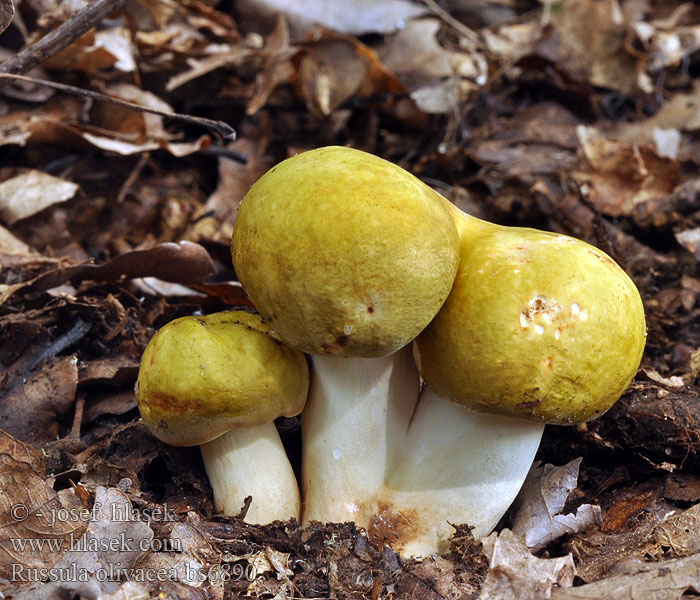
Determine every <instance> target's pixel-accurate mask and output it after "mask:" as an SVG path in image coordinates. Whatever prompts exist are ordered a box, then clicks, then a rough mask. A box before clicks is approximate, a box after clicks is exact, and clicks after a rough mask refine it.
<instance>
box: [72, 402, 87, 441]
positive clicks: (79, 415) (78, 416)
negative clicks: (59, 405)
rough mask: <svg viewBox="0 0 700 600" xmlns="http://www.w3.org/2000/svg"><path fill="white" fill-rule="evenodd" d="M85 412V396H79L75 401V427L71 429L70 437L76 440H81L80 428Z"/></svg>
mask: <svg viewBox="0 0 700 600" xmlns="http://www.w3.org/2000/svg"><path fill="white" fill-rule="evenodd" d="M84 412H85V395H84V394H78V396H77V397H76V399H75V414H74V415H73V426H72V427H71V429H70V433H69V434H68V437H69V438H71V439H74V440H80V427H81V426H82V424H83V413H84Z"/></svg>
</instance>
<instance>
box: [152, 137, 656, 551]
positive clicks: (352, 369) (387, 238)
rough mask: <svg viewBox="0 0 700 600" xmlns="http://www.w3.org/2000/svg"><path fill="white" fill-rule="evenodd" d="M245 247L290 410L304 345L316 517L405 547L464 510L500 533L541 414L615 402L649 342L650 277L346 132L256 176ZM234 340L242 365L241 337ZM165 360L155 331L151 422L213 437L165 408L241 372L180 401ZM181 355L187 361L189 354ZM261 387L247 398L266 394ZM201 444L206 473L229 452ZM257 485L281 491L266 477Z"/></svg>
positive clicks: (441, 541)
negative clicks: (499, 213)
mask: <svg viewBox="0 0 700 600" xmlns="http://www.w3.org/2000/svg"><path fill="white" fill-rule="evenodd" d="M232 256H233V263H234V266H235V269H236V273H237V274H238V276H239V279H240V280H241V282H242V284H243V286H244V288H245V289H246V290H247V292H248V294H249V296H250V298H251V300H252V301H253V303H254V304H255V306H256V308H257V309H258V310H259V312H260V315H261V316H262V318H263V320H262V321H260V320H259V321H257V324H256V326H255V330H256V332H260V331H261V330H263V328H264V334H260V335H264V336H270V335H274V336H276V337H275V338H274V341H272V342H271V343H272V344H276V345H277V347H278V350H279V352H280V353H282V352H283V350H284V352H283V353H284V354H285V356H287V357H288V360H290V361H291V362H292V363H293V364H294V366H293V367H292V366H289V369H288V371H286V373H287V375H286V376H291V375H290V374H291V373H292V372H294V373H295V377H296V379H294V382H295V384H294V385H293V386H292V387H293V393H291V395H290V396H288V397H294V398H296V399H297V403H296V404H294V403H292V404H293V408H290V407H289V406H287V409H286V412H284V411H281V412H282V414H293V413H294V412H295V411H297V412H298V410H301V404H300V402H299V401H298V399H299V398H300V397H301V396H304V395H305V389H304V388H303V385H302V384H301V382H302V381H303V380H304V377H306V375H305V374H304V373H303V369H301V366H300V365H301V362H302V361H300V360H299V358H298V357H299V356H300V357H302V359H303V355H302V354H301V353H302V352H306V353H308V354H310V361H311V366H312V374H311V383H310V389H309V395H308V400H307V402H306V406H305V408H304V410H303V412H302V490H303V503H302V505H303V510H302V514H301V517H302V520H303V521H305V522H308V521H310V520H316V521H322V522H329V521H336V522H337V521H354V522H355V523H357V524H358V525H360V526H363V527H369V526H371V525H372V524H373V523H375V522H377V520H380V521H381V522H383V523H388V524H389V529H390V530H391V532H392V536H393V537H392V538H391V539H389V540H388V541H390V542H391V543H392V545H393V546H394V548H395V549H397V550H399V551H401V552H403V553H404V554H406V555H411V556H425V555H428V554H431V553H434V552H441V551H444V550H445V549H446V547H447V544H448V541H449V538H450V536H451V534H452V532H453V531H454V528H453V527H452V525H451V524H458V523H468V524H469V525H471V526H473V527H474V534H475V536H477V537H479V536H482V535H485V534H487V533H488V532H489V531H490V530H491V529H492V528H493V527H494V526H495V525H496V523H497V522H498V520H499V519H500V517H501V516H502V515H503V513H504V512H505V511H506V509H507V508H508V506H509V505H510V504H511V502H512V500H513V499H514V497H515V495H516V494H517V492H518V490H519V489H520V487H521V485H522V482H523V480H524V478H525V476H526V474H527V472H528V470H529V467H530V465H531V463H532V460H533V458H534V454H535V452H536V451H537V447H538V445H539V442H540V438H541V435H542V431H543V427H544V424H545V423H560V424H561V423H564V424H574V423H580V422H583V421H586V420H588V419H591V418H595V417H597V416H599V415H600V414H602V413H603V412H605V411H606V410H607V409H608V408H610V406H611V405H612V404H613V403H614V402H615V401H616V400H617V399H618V398H619V397H620V395H621V394H622V393H623V392H624V390H625V388H626V387H627V385H628V384H629V382H630V380H631V379H632V377H633V376H634V374H635V372H636V370H637V367H638V365H639V362H640V360H641V356H642V352H643V349H644V343H645V335H646V328H645V321H644V309H643V306H642V303H641V299H640V297H639V293H638V291H637V289H636V287H635V286H634V284H633V283H632V281H631V280H630V279H629V277H628V276H627V275H626V274H625V272H624V271H623V270H622V269H621V268H620V267H619V266H618V265H617V264H616V263H615V262H614V261H613V260H612V259H611V258H610V257H608V256H607V255H606V254H604V253H603V252H601V251H600V250H598V249H596V248H594V247H592V246H590V245H588V244H586V243H584V242H582V241H580V240H576V239H573V238H570V237H567V236H564V235H558V234H552V233H547V232H542V231H536V230H532V229H523V228H512V227H501V226H497V225H493V224H491V223H487V222H484V221H481V220H479V219H476V218H474V217H471V216H469V215H466V214H464V213H462V212H461V211H459V210H458V209H456V208H455V207H454V206H453V205H452V204H451V203H449V202H448V201H447V200H446V199H445V198H443V197H442V196H441V195H439V194H438V193H437V192H435V191H434V190H432V189H431V188H430V187H428V186H427V185H425V184H424V183H423V182H421V181H420V180H419V179H417V178H416V177H414V176H413V175H411V174H410V173H408V172H406V171H405V170H403V169H401V168H400V167H398V166H397V165H394V164H392V163H390V162H388V161H385V160H382V159H380V158H377V157H375V156H373V155H371V154H367V153H365V152H361V151H358V150H353V149H350V148H342V147H327V148H320V149H317V150H312V151H309V152H305V153H303V154H299V155H297V156H295V157H293V158H290V159H288V160H286V161H284V162H282V163H280V164H279V165H277V166H276V167H274V168H273V169H271V170H270V171H268V172H267V173H266V174H265V175H264V176H263V177H262V178H261V179H260V180H258V182H257V183H256V184H255V185H253V187H252V188H251V189H250V191H249V192H248V194H247V195H246V197H245V199H244V200H243V202H242V204H241V207H240V210H239V212H238V216H237V219H236V223H235V227H234V233H233V240H232ZM224 314H225V313H224ZM247 318H252V316H250V315H248V317H247ZM176 323H177V322H176ZM166 327H167V326H166ZM160 335H161V332H159V334H157V336H156V337H158V336H160ZM190 335H191V334H190ZM269 339H273V338H269ZM155 340H156V338H154V341H153V342H152V344H155V343H156V342H155ZM282 342H284V344H288V345H289V346H286V345H282ZM149 348H150V345H149ZM291 348H296V351H294V350H292V349H291ZM282 349H283V350H282ZM221 352H222V358H221V362H225V359H224V357H223V355H226V357H227V360H228V364H229V366H230V367H231V368H233V369H236V368H237V365H238V364H239V361H241V360H242V355H243V354H246V353H245V352H239V353H235V352H233V351H232V350H231V349H228V350H222V351H221ZM294 352H298V355H297V356H294V354H293V353H294ZM203 357H204V353H203V354H201V355H198V357H197V358H193V359H192V360H191V361H186V362H191V363H192V365H197V364H198V361H199V360H200V359H201V360H204V358H203ZM154 360H155V361H156V362H157V361H158V360H159V359H158V358H157V352H156V351H155V350H154V351H153V352H149V350H147V351H146V353H145V354H144V358H143V360H142V365H141V373H140V376H139V382H140V384H139V385H140V387H139V402H140V406H141V410H142V414H143V415H144V420H145V421H146V423H147V424H148V425H149V427H151V428H152V429H153V430H154V431H155V432H156V434H157V435H159V437H161V439H163V440H165V441H170V443H173V440H174V443H189V444H195V443H202V442H208V443H209V444H212V443H215V442H210V441H209V440H206V439H200V438H202V437H206V436H196V437H197V439H194V437H189V438H188V439H187V440H185V441H184V442H183V441H182V440H180V439H178V438H177V436H176V435H174V434H173V435H171V434H168V433H163V430H164V429H165V431H168V430H170V429H174V430H177V429H179V424H178V423H179V421H177V422H173V424H172V425H171V424H170V420H169V419H170V415H167V414H166V413H167V411H168V410H170V411H172V412H174V413H177V414H178V415H184V414H187V415H188V416H190V415H193V414H194V411H193V409H192V405H193V404H197V403H203V404H204V403H205V402H204V400H203V398H204V396H207V395H209V396H218V395H219V394H222V393H224V392H223V391H222V390H223V389H224V388H226V387H227V385H228V383H224V382H222V384H223V387H221V388H217V391H216V393H210V390H209V388H208V387H207V388H201V390H198V393H195V394H190V395H189V396H187V395H186V394H185V396H187V399H186V400H185V401H184V402H183V403H182V404H179V402H180V401H179V400H178V398H179V397H180V395H179V393H180V392H182V390H176V391H175V392H178V393H170V392H167V393H164V392H163V390H161V389H157V391H153V390H156V388H157V386H156V387H154V388H150V389H151V391H148V390H146V387H147V386H146V385H145V383H144V382H145V381H146V379H147V377H148V372H147V369H149V368H151V367H152V365H153V361H154ZM241 364H242V363H241ZM261 364H262V367H261V368H262V369H263V370H265V369H266V368H268V367H269V369H270V370H272V364H271V362H267V359H264V360H263V361H262V363H261ZM212 367H213V365H212ZM176 368H177V370H178V372H177V373H173V377H174V378H180V377H181V374H182V373H184V368H185V367H184V365H182V366H178V367H176ZM208 370H209V369H207V371H208ZM196 371H197V369H196V366H193V367H192V373H193V375H196ZM202 376H203V375H202ZM421 378H422V379H423V380H424V381H425V384H426V385H425V386H424V387H423V389H422V390H421ZM219 381H220V380H219ZM220 382H221V381H220ZM190 385H192V384H190ZM212 389H213V388H212ZM149 394H150V395H149ZM233 395H234V394H231V395H230V396H233ZM235 395H238V394H235ZM163 396H167V399H165V400H163V399H162V397H163ZM142 397H143V400H142ZM154 398H155V399H154ZM247 398H248V400H249V402H248V403H247V404H246V406H247V408H246V411H247V410H249V409H250V410H252V404H254V403H256V402H263V403H265V402H267V401H264V400H261V399H260V398H261V396H260V395H259V394H256V395H255V397H253V396H252V395H251V396H247ZM226 402H228V400H226ZM301 403H303V400H302V401H301ZM224 404H225V402H224V401H221V402H220V403H218V404H217V407H218V410H219V411H220V412H221V413H226V412H227V409H226V410H225V409H224V408H223V406H224ZM175 406H177V408H173V407H175ZM156 407H159V410H160V413H159V412H158V410H156ZM163 407H167V409H166V408H163ZM144 408H145V409H146V411H145V412H144ZM297 409H298V410H297ZM149 411H150V414H149ZM246 411H244V412H246ZM213 412H216V411H213ZM213 412H212V413H210V414H213ZM250 414H251V413H249V412H246V415H248V417H247V418H250ZM278 414H279V413H278ZM237 419H238V421H237V422H239V421H245V420H246V418H245V417H243V418H242V417H241V416H240V415H239V416H238V417H237ZM180 420H182V419H180ZM252 420H253V421H256V424H258V423H261V422H262V420H260V419H257V418H255V419H252ZM164 423H165V425H163V424H164ZM198 427H199V426H198ZM222 432H223V429H220V430H217V432H216V433H214V434H213V435H212V437H215V436H216V435H219V434H221V433H222ZM225 435H229V434H225ZM236 435H239V434H238V433H237V434H236ZM207 445H208V444H206V445H205V446H204V447H203V455H204V456H205V459H207V455H208V453H207V452H206V451H205V450H204V448H205V447H206V446H207ZM224 445H225V444H224ZM267 459H268V458H267V456H265V457H264V458H262V459H259V460H262V461H265V460H267ZM207 461H208V462H207V469H208V472H209V474H210V478H212V473H213V471H214V470H213V469H212V470H211V471H209V469H210V467H209V464H210V463H212V462H216V460H213V459H211V458H209V459H207ZM212 485H213V487H214V489H215V496H216V497H217V498H218V497H219V496H222V495H223V494H224V492H223V491H220V492H217V488H216V486H215V485H214V483H212ZM251 485H252V484H251ZM259 485H262V486H265V485H266V484H259ZM248 489H249V490H252V489H253V488H252V487H250V488H248ZM250 493H252V495H253V499H254V502H255V500H256V493H257V494H259V496H257V497H259V498H261V499H262V500H261V502H262V503H265V502H267V499H266V498H265V495H264V494H263V492H262V490H261V489H260V488H259V487H257V486H256V488H255V491H252V492H250ZM217 504H218V505H220V506H222V507H223V506H224V504H223V502H222V503H219V500H217ZM233 504H234V505H235V506H237V507H240V496H239V497H237V498H236V499H235V500H234V501H233ZM232 512H234V514H235V512H236V511H232Z"/></svg>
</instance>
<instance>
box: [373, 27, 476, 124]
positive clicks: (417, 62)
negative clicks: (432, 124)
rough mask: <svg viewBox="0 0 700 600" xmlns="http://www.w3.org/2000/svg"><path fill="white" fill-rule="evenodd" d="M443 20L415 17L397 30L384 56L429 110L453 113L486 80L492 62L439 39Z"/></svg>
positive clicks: (383, 58) (412, 93) (413, 94)
mask: <svg viewBox="0 0 700 600" xmlns="http://www.w3.org/2000/svg"><path fill="white" fill-rule="evenodd" d="M440 28H441V23H440V21H439V20H438V19H435V18H423V19H415V20H413V21H410V22H408V23H407V24H406V26H405V27H404V28H402V29H401V30H400V31H399V32H398V33H396V34H394V35H393V36H392V37H391V38H390V39H389V40H388V41H387V42H386V43H385V44H384V46H383V48H382V50H381V51H380V58H381V61H382V63H383V64H384V65H385V66H386V68H387V69H388V70H389V71H391V72H392V73H393V74H394V75H395V76H396V77H397V78H398V80H399V81H400V82H401V83H402V84H403V85H404V86H405V87H406V89H407V90H408V92H409V93H410V95H411V98H412V99H413V101H414V102H416V104H417V105H418V107H419V108H420V109H421V110H422V111H424V112H427V113H434V114H440V113H443V114H444V113H452V112H454V111H455V109H456V107H458V106H460V105H461V104H462V103H463V102H464V101H466V99H467V98H468V96H469V94H470V93H471V92H473V91H476V90H477V89H478V88H479V86H480V85H483V84H484V83H486V80H487V76H488V64H487V61H486V58H485V57H484V56H483V55H482V54H480V53H478V52H466V51H456V50H448V49H446V48H444V47H443V46H441V45H440V44H439V43H438V41H437V37H436V36H437V34H438V31H439V30H440Z"/></svg>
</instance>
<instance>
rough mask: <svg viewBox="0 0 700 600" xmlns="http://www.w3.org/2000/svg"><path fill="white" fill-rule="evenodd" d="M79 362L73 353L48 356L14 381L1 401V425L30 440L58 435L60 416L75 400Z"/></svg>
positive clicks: (44, 439) (50, 438)
mask: <svg viewBox="0 0 700 600" xmlns="http://www.w3.org/2000/svg"><path fill="white" fill-rule="evenodd" d="M77 362H78V360H77V358H75V357H74V356H66V357H62V358H55V359H51V360H48V361H46V362H44V363H43V365H42V366H41V368H40V369H39V370H38V371H37V372H35V373H32V374H27V375H26V378H23V380H22V381H20V382H19V383H17V384H15V385H13V386H12V387H11V389H10V390H9V391H8V392H6V393H5V394H4V395H3V397H2V403H0V428H2V429H4V430H5V431H7V432H8V433H9V434H10V435H12V436H14V437H16V438H18V439H20V440H22V441H27V442H42V443H43V442H49V441H51V440H54V439H56V436H57V434H58V419H59V417H62V416H64V415H65V414H66V413H67V412H68V411H69V410H70V409H71V408H72V406H73V402H74V400H75V391H76V387H77V385H78V367H77Z"/></svg>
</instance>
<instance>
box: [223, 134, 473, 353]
mask: <svg viewBox="0 0 700 600" xmlns="http://www.w3.org/2000/svg"><path fill="white" fill-rule="evenodd" d="M232 255H233V263H234V266H235V268H236V273H237V274H238V277H239V279H240V280H241V282H242V283H243V286H244V288H245V289H246V290H247V292H248V294H249V296H250V298H251V299H252V301H253V303H254V304H255V306H256V307H257V308H258V310H259V311H260V312H261V314H263V315H264V317H265V318H266V320H268V321H269V322H270V324H271V326H272V328H273V329H274V330H275V331H276V332H277V333H278V334H279V335H280V336H281V337H282V339H284V340H285V341H287V342H288V343H290V344H291V345H292V346H294V347H296V348H299V349H300V350H303V351H305V352H309V353H312V354H325V355H330V356H364V357H374V356H386V355H389V354H391V353H393V352H395V351H396V350H398V349H399V348H401V347H402V346H404V345H406V344H407V343H408V342H410V341H411V340H412V339H413V338H415V336H416V335H418V333H419V332H420V331H421V330H422V329H423V328H424V327H425V326H426V325H427V324H428V323H429V322H430V320H431V319H432V318H433V317H434V316H435V314H436V313H437V311H438V310H439V309H440V306H442V304H443V302H444V301H445V299H446V298H447V294H448V293H449V290H450V287H451V286H452V282H453V280H454V276H455V273H456V272H457V265H458V262H459V237H458V234H457V230H456V228H455V226H454V223H453V222H452V220H451V218H450V215H449V211H448V209H446V208H445V206H444V205H443V204H442V201H441V198H440V196H439V195H438V194H437V193H436V192H434V191H433V190H432V189H430V188H429V187H428V186H427V185H425V184H424V183H423V182H421V181H420V180H419V179H417V178H416V177H414V176H413V175H411V174H410V173H408V172H407V171H405V170H404V169H402V168H401V167H399V166H397V165H395V164H393V163H391V162H388V161H386V160H383V159H381V158H378V157H376V156H373V155H371V154H368V153H366V152H362V151H360V150H353V149H351V148H343V147H327V148H319V149H317V150H311V151H309V152H305V153H303V154H299V155H297V156H294V157H293V158H290V159H287V160H285V161H284V162H282V163H280V164H278V165H277V166H276V167H273V168H272V169H270V171H268V172H267V173H266V174H265V175H263V177H261V178H260V179H259V180H258V181H257V183H256V184H255V185H254V186H253V187H252V188H251V189H250V191H249V192H248V194H247V195H246V197H245V198H244V200H243V202H242V204H241V207H240V209H239V211H238V215H237V217H236V223H235V226H234V231H233V240H232Z"/></svg>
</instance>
